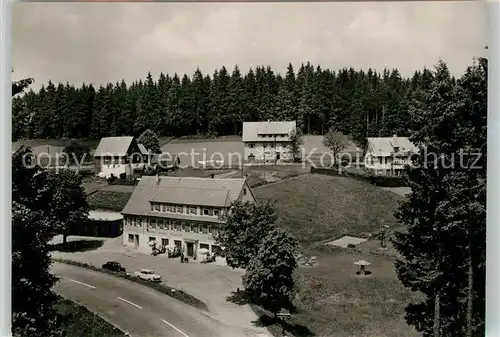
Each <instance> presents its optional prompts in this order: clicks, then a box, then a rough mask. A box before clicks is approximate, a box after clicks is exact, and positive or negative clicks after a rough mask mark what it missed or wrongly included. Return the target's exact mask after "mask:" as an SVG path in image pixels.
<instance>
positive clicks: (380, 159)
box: [368, 157, 409, 165]
mask: <svg viewBox="0 0 500 337" xmlns="http://www.w3.org/2000/svg"><path fill="white" fill-rule="evenodd" d="M391 158H392V157H378V160H377V161H378V164H380V165H382V164H390V163H391V162H392V163H393V164H396V165H404V164H409V160H406V159H394V160H391ZM374 163H375V161H374V157H369V158H368V164H370V165H373V164H374Z"/></svg>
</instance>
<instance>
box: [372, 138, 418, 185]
mask: <svg viewBox="0 0 500 337" xmlns="http://www.w3.org/2000/svg"><path fill="white" fill-rule="evenodd" d="M417 152H418V148H417V147H416V146H415V145H414V144H413V143H412V142H410V140H409V139H408V137H398V136H397V135H394V136H392V137H369V138H368V145H367V150H366V154H365V158H364V164H365V168H366V169H367V170H368V171H370V172H371V173H373V174H375V175H386V176H399V175H401V173H402V172H403V170H404V167H405V165H408V164H410V163H411V160H410V159H411V156H412V155H413V154H414V153H417Z"/></svg>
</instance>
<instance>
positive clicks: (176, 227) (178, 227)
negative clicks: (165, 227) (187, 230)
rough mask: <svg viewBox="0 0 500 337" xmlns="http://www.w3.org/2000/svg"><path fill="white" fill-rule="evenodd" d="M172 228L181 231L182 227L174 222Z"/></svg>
mask: <svg viewBox="0 0 500 337" xmlns="http://www.w3.org/2000/svg"><path fill="white" fill-rule="evenodd" d="M174 228H175V230H176V231H181V230H182V225H181V223H180V222H178V221H176V222H175V225H174Z"/></svg>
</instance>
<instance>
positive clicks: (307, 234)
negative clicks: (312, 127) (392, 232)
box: [254, 174, 401, 248]
mask: <svg viewBox="0 0 500 337" xmlns="http://www.w3.org/2000/svg"><path fill="white" fill-rule="evenodd" d="M254 193H255V196H256V198H257V199H261V200H271V201H275V202H276V210H277V213H278V216H279V218H278V224H279V225H280V226H282V227H283V228H285V229H287V230H288V231H289V232H290V233H291V234H292V235H293V236H294V237H295V238H296V239H297V240H298V241H299V243H300V244H301V245H302V246H303V248H309V247H311V246H316V245H317V244H322V243H325V242H328V241H331V240H335V239H338V238H340V237H342V236H344V235H351V236H359V237H367V236H368V234H374V233H377V232H378V231H380V229H381V228H382V225H389V226H390V227H391V228H393V229H394V228H397V227H399V226H398V224H397V221H396V219H395V218H394V215H393V213H394V211H395V210H396V208H397V205H398V200H400V199H401V197H400V196H398V195H396V194H394V193H392V192H389V191H385V190H383V189H381V188H379V187H376V186H373V185H370V184H368V183H365V182H361V181H356V180H353V179H350V178H347V177H337V176H326V175H320V174H305V175H300V176H298V177H297V178H296V179H292V180H289V181H287V182H286V183H279V184H273V185H270V186H262V187H259V188H257V189H255V190H254Z"/></svg>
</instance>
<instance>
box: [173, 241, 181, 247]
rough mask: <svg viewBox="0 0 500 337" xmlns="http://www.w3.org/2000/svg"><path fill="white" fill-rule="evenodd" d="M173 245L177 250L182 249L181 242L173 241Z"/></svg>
mask: <svg viewBox="0 0 500 337" xmlns="http://www.w3.org/2000/svg"><path fill="white" fill-rule="evenodd" d="M174 245H175V246H176V247H178V248H181V247H182V241H181V240H174Z"/></svg>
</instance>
